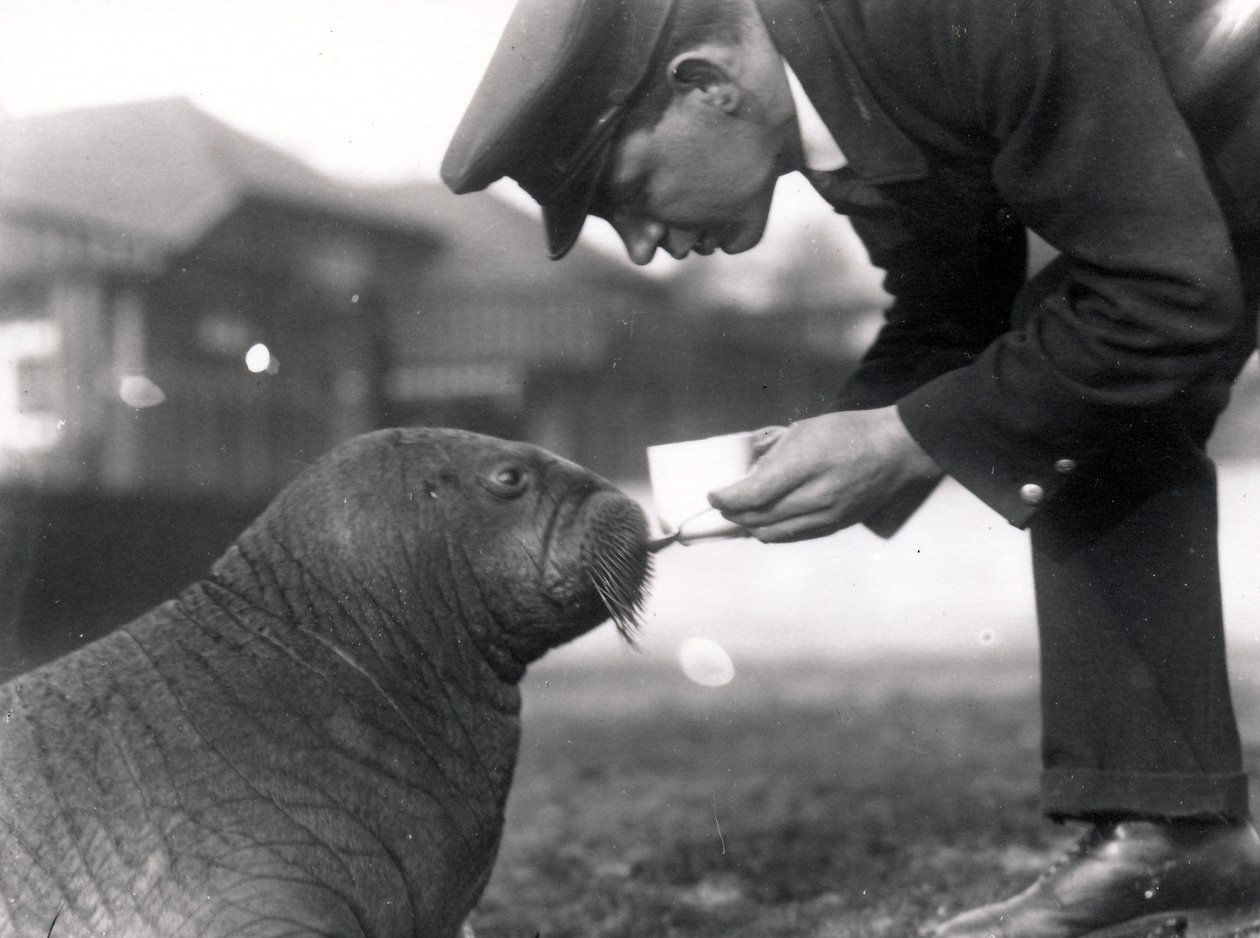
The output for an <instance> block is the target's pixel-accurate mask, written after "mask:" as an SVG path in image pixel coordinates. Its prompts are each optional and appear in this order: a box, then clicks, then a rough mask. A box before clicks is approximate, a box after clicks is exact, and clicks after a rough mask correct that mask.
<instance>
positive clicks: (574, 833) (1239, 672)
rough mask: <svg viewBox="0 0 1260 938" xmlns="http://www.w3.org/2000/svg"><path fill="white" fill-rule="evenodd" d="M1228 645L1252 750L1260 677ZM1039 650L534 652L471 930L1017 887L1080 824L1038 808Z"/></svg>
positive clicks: (956, 897)
mask: <svg viewBox="0 0 1260 938" xmlns="http://www.w3.org/2000/svg"><path fill="white" fill-rule="evenodd" d="M1256 663H1257V662H1255V661H1244V662H1238V661H1235V664H1234V672H1235V682H1236V684H1237V686H1238V692H1237V703H1238V706H1239V711H1240V718H1241V719H1242V721H1243V728H1244V734H1245V735H1246V738H1247V742H1248V756H1249V766H1250V768H1251V771H1252V773H1253V774H1255V772H1256V770H1257V769H1258V768H1260V680H1257V679H1254V678H1252V677H1251V675H1256V674H1260V669H1257V668H1256V667H1255V664H1256ZM1034 672H1035V662H1034V661H1031V660H1027V659H1023V660H1021V659H1020V658H1018V657H1015V658H1012V657H1010V656H1008V657H1006V658H1004V659H997V658H993V657H990V658H986V659H984V660H982V661H981V660H976V659H971V660H958V661H942V660H941V659H929V660H921V661H912V662H905V661H898V662H896V663H889V662H884V663H877V664H868V665H864V666H858V665H845V666H837V665H823V664H821V663H818V662H814V663H809V664H805V665H797V666H789V665H785V664H782V663H778V664H767V665H764V666H761V667H756V666H747V665H745V666H743V667H742V668H741V671H740V674H739V676H738V677H737V678H736V680H735V681H734V682H733V683H732V684H730V685H727V686H726V687H723V688H719V689H707V688H702V687H698V686H695V685H691V684H689V683H688V682H687V681H686V679H685V678H684V677H683V676H682V675H681V673H679V672H678V671H677V669H675V668H668V667H665V666H663V665H662V664H660V663H659V662H657V663H653V662H651V661H638V660H635V661H624V660H623V661H622V662H621V664H620V665H619V666H618V667H616V668H607V669H599V668H594V667H583V668H570V667H568V666H564V667H559V668H557V667H551V668H549V667H547V665H546V663H545V662H544V663H543V665H542V666H541V667H539V668H538V669H537V670H536V671H535V672H534V673H532V674H531V675H530V676H529V677H528V678H527V681H526V684H525V697H526V705H525V706H526V709H525V725H526V731H525V740H524V744H523V748H522V753H521V759H520V762H519V765H518V772H517V781H516V785H515V787H514V789H513V792H512V797H511V800H510V803H509V812H508V813H509V818H508V824H507V828H506V830H505V833H504V843H503V847H502V850H501V852H500V857H499V862H498V865H497V866H496V869H495V873H494V877H493V879H492V881H491V883H490V886H489V887H488V889H487V891H486V894H485V896H484V897H483V899H482V902H481V904H480V906H479V908H478V910H477V912H476V914H475V916H474V918H473V924H474V925H475V926H476V930H477V935H478V938H533V936H535V935H539V936H541V938H579V936H580V938H631V936H634V938H645V936H651V938H670V936H690V938H709V936H719V935H720V936H723V938H744V936H746V938H753V936H757V938H775V936H788V935H791V936H794V938H795V936H805V938H847V936H854V938H857V936H862V938H881V936H900V935H913V934H914V932H915V929H916V927H917V926H918V925H919V924H920V923H922V922H923V921H924V920H927V919H931V918H933V917H935V916H938V915H942V914H946V913H948V912H952V911H955V910H958V909H961V908H965V907H968V906H971V905H974V904H976V903H978V902H982V901H987V900H988V899H991V898H993V897H994V896H995V895H997V894H1004V893H1006V892H1008V891H1010V890H1012V889H1014V888H1016V887H1018V886H1022V885H1023V884H1025V883H1026V882H1027V881H1028V880H1029V879H1030V878H1031V877H1032V876H1033V875H1035V873H1036V871H1037V870H1038V869H1039V868H1040V867H1041V866H1042V865H1044V864H1045V863H1046V862H1048V861H1049V860H1050V859H1051V858H1052V857H1053V856H1054V855H1055V854H1057V853H1058V852H1059V851H1061V850H1062V849H1063V848H1064V847H1065V846H1066V845H1067V844H1068V843H1069V842H1070V841H1071V840H1072V839H1073V838H1074V836H1075V833H1076V831H1075V830H1074V829H1073V828H1071V827H1070V826H1069V827H1061V826H1056V825H1053V824H1050V823H1048V822H1045V821H1043V820H1042V819H1041V818H1040V817H1039V815H1038V812H1037V770H1038V745H1039V742H1038V716H1037V705H1036V693H1037V685H1036V679H1035V676H1034Z"/></svg>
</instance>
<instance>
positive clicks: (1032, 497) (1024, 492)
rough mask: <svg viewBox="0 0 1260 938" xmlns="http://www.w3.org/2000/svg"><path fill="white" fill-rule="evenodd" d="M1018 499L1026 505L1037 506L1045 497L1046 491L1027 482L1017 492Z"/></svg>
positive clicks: (1034, 483)
mask: <svg viewBox="0 0 1260 938" xmlns="http://www.w3.org/2000/svg"><path fill="white" fill-rule="evenodd" d="M1019 497H1020V498H1021V499H1022V500H1023V501H1024V503H1025V504H1028V505H1037V504H1040V503H1041V500H1042V499H1043V498H1045V497H1046V490H1045V489H1043V488H1042V487H1041V486H1040V485H1038V484H1037V483H1036V482H1029V483H1028V484H1027V485H1025V486H1022V487H1021V488H1020V490H1019Z"/></svg>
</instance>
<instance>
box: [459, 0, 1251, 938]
mask: <svg viewBox="0 0 1260 938" xmlns="http://www.w3.org/2000/svg"><path fill="white" fill-rule="evenodd" d="M1257 167H1260V0H1226V2H1221V3H1217V2H1214V0H520V3H519V5H518V7H517V9H516V11H515V13H514V14H513V17H512V20H511V22H510V23H509V24H508V27H507V31H506V33H505V35H504V37H503V39H502V41H501V43H500V45H499V48H498V51H497V52H496V53H495V56H494V59H493V61H492V62H491V64H490V67H489V69H488V70H487V73H486V76H485V78H484V79H483V82H482V84H481V87H480V88H479V90H478V91H477V94H476V96H475V97H474V99H473V102H472V104H471V105H470V107H469V110H468V112H467V114H466V115H465V118H464V120H463V122H462V123H461V126H460V128H459V130H458V131H457V133H456V136H455V139H454V140H453V141H452V144H451V146H450V149H449V151H448V153H447V156H446V159H445V161H444V164H443V176H444V178H445V179H446V181H447V183H448V184H449V185H450V186H451V187H452V188H453V189H455V190H456V191H458V192H464V191H469V190H473V189H480V188H482V187H484V186H486V185H488V184H489V183H490V182H492V181H494V180H495V179H498V178H500V177H502V176H511V177H513V178H515V179H516V180H517V181H518V182H519V183H520V184H521V185H522V186H523V187H524V188H525V189H526V191H528V192H529V193H530V194H531V195H533V196H534V198H535V199H537V200H538V202H539V203H540V204H541V205H542V208H543V212H544V218H545V225H546V232H547V237H548V242H549V246H550V250H551V253H552V256H553V257H560V256H562V255H563V254H564V253H565V251H567V250H568V249H569V247H570V246H571V245H572V243H573V241H574V239H575V238H576V237H577V233H578V231H579V229H580V228H581V226H582V222H583V220H584V218H585V217H586V216H587V215H588V214H593V215H597V216H600V217H602V218H604V219H606V220H607V221H608V222H609V223H611V225H612V226H613V228H614V229H616V231H617V233H618V234H619V235H620V237H621V239H622V241H623V242H624V244H625V247H626V250H627V252H628V254H629V255H630V257H631V258H632V259H633V260H634V261H635V262H637V263H646V262H647V261H649V260H650V259H651V258H652V256H653V255H654V254H655V252H656V250H657V249H662V248H663V249H664V250H665V251H667V252H668V253H669V254H671V255H673V256H674V257H677V258H682V257H684V256H686V255H687V254H688V253H690V252H692V251H695V252H696V253H700V254H704V253H708V252H711V251H713V250H716V249H719V248H720V249H722V250H724V251H726V252H728V253H736V252H738V251H743V250H746V249H748V248H750V247H752V246H753V245H754V244H756V243H757V241H758V240H759V239H760V237H761V234H762V230H763V227H764V225H765V220H766V213H767V211H768V209H769V205H770V200H771V196H772V194H773V190H774V185H775V181H776V180H777V178H778V177H779V176H780V175H782V174H784V173H787V172H791V171H796V170H800V171H803V172H805V173H806V174H807V175H808V176H809V177H810V178H811V180H812V181H814V182H815V184H816V185H817V187H818V188H819V191H820V192H821V193H822V194H823V195H824V196H825V197H826V198H828V200H829V201H831V202H832V204H833V205H835V206H836V207H837V208H838V210H840V211H842V212H844V213H846V214H848V215H849V217H850V219H851V220H852V222H853V224H854V227H855V228H856V230H857V231H858V233H859V235H860V236H861V237H862V239H863V241H864V243H865V244H866V246H867V248H868V250H869V252H870V254H871V257H872V259H873V261H874V262H875V263H876V264H877V265H878V266H880V267H881V268H883V269H884V270H885V271H886V274H887V279H886V287H887V289H888V291H889V292H890V293H891V294H892V296H893V298H894V303H893V305H892V307H891V308H890V310H889V311H888V314H887V322H886V324H885V326H884V328H883V330H882V332H881V333H880V335H879V337H878V339H877V340H876V342H875V344H874V346H873V347H872V348H871V349H870V351H869V352H868V354H867V355H866V357H865V358H864V360H863V362H862V365H861V366H860V368H859V369H858V370H857V372H856V374H855V375H854V376H853V377H852V378H851V380H849V381H848V383H847V384H846V386H845V387H844V388H843V389H842V391H841V394H840V398H839V401H838V405H837V409H836V411H835V412H834V413H830V414H826V415H824V416H821V417H817V418H813V419H811V420H803V421H800V422H799V423H796V424H794V425H793V426H791V427H790V428H788V429H787V430H786V431H785V432H784V433H782V434H781V435H780V436H779V437H778V438H777V440H776V441H775V442H774V444H773V445H772V446H771V447H770V448H769V449H768V451H767V452H765V453H764V455H763V456H762V457H761V459H760V461H759V462H758V464H757V466H756V468H755V470H754V471H753V472H752V473H751V474H750V476H749V477H748V478H747V479H745V480H744V481H742V482H740V483H738V484H736V485H733V486H730V487H728V488H726V489H723V490H720V491H718V492H715V493H713V494H712V495H711V500H712V502H713V503H714V504H715V505H716V506H717V507H718V508H720V509H722V511H723V513H724V514H725V515H726V516H727V517H728V518H730V519H732V520H733V521H735V522H737V523H739V524H741V525H744V526H746V527H747V528H749V529H750V531H751V532H752V533H753V534H754V535H755V536H756V537H758V538H759V539H761V540H763V541H787V540H794V539H799V538H806V537H815V536H819V535H823V534H827V533H830V532H832V531H835V530H837V529H839V528H842V527H845V526H847V525H850V524H854V523H857V522H863V521H865V522H867V523H869V524H872V526H874V527H876V528H877V530H881V531H884V532H890V531H891V530H892V529H894V528H895V526H896V522H897V520H898V519H900V518H901V517H904V516H905V514H906V513H907V512H908V511H909V510H912V509H913V507H914V506H915V505H917V504H918V503H919V502H920V501H921V500H922V498H923V497H924V496H925V494H926V492H928V491H930V489H931V487H932V486H933V485H934V483H935V481H936V480H937V479H938V478H939V477H940V476H941V475H942V473H948V474H949V475H951V476H953V477H954V478H955V479H957V480H958V481H959V482H961V483H962V484H963V485H964V486H966V487H967V488H969V489H970V490H971V491H972V492H974V493H975V494H976V495H977V496H978V497H980V498H981V499H983V500H984V501H985V502H986V503H987V504H989V505H990V506H991V507H993V508H994V509H995V510H996V511H998V512H999V513H1000V514H1002V515H1003V516H1004V517H1005V518H1006V519H1007V520H1008V521H1010V522H1011V523H1012V524H1015V525H1018V526H1020V527H1027V528H1029V529H1030V531H1031V538H1032V545H1033V558H1034V574H1035V584H1036V590H1037V612H1038V620H1039V628H1040V636H1041V648H1042V709H1043V723H1044V726H1043V737H1044V742H1043V760H1044V771H1043V776H1042V802H1043V808H1044V810H1045V812H1046V813H1047V814H1048V815H1049V816H1051V817H1053V818H1056V819H1073V820H1080V821H1084V822H1086V823H1087V824H1088V825H1089V828H1088V833H1087V835H1086V836H1085V837H1084V838H1083V839H1082V841H1081V843H1080V844H1079V845H1078V847H1077V848H1076V849H1075V850H1074V851H1073V852H1072V853H1071V854H1070V855H1069V856H1067V857H1066V858H1064V859H1063V860H1062V861H1061V862H1059V863H1057V864H1055V865H1054V866H1053V867H1051V868H1050V869H1049V870H1047V871H1046V872H1045V874H1043V876H1042V877H1041V878H1040V879H1039V880H1038V881H1037V882H1036V883H1034V884H1033V885H1032V886H1030V887H1029V888H1028V889H1027V890H1026V891H1025V892H1023V893H1021V894H1020V895H1018V896H1015V897H1013V898H1011V899H1007V900H1004V901H999V902H996V903H994V904H993V905H990V906H986V907H984V908H982V909H977V910H973V911H971V912H968V913H964V914H963V915H961V916H958V917H957V918H954V919H952V920H950V921H948V922H945V923H942V924H940V925H938V926H936V927H935V928H933V929H932V930H931V932H930V934H933V935H936V936H938V938H987V936H999V938H1071V936H1083V935H1093V936H1098V938H1102V936H1104V935H1105V936H1108V938H1119V936H1127V935H1131V934H1132V935H1146V934H1147V933H1148V932H1149V931H1152V930H1158V929H1160V928H1162V929H1164V931H1160V932H1159V933H1160V934H1185V935H1187V936H1193V938H1205V936H1217V935H1220V936H1224V935H1234V934H1238V933H1241V930H1243V929H1247V928H1248V927H1249V926H1250V927H1260V838H1257V834H1256V831H1255V829H1254V828H1253V826H1252V825H1251V823H1250V820H1249V809H1248V798H1247V781H1246V777H1245V775H1244V774H1243V771H1242V765H1241V757H1240V752H1239V749H1240V747H1239V741H1238V733H1237V729H1236V726H1235V722H1234V715H1233V711H1232V706H1231V703H1230V696H1229V688H1228V683H1227V678H1226V670H1225V650H1224V641H1223V636H1222V623H1221V608H1220V606H1221V604H1220V586H1219V576H1218V567H1217V556H1216V500H1215V499H1216V489H1215V474H1214V468H1213V466H1212V464H1211V462H1210V460H1209V459H1208V458H1207V456H1206V455H1205V452H1204V447H1205V444H1206V441H1207V438H1208V436H1209V434H1210V432H1211V430H1212V426H1213V424H1214V422H1215V420H1216V417H1217V416H1218V414H1219V413H1220V411H1221V410H1222V409H1223V408H1224V406H1225V404H1226V401H1227V399H1228V394H1229V387H1230V384H1231V383H1232V381H1233V379H1234V378H1235V377H1236V375H1237V373H1238V371H1239V369H1240V368H1241V366H1242V364H1243V362H1244V361H1245V359H1246V358H1247V356H1248V355H1249V354H1250V353H1251V351H1252V349H1253V348H1254V343H1255V329H1256V310H1257V306H1258V304H1260V170H1258V169H1257ZM1026 229H1031V230H1033V231H1035V232H1037V233H1038V234H1040V235H1041V236H1042V237H1043V238H1044V239H1045V240H1046V241H1048V242H1049V243H1050V244H1051V245H1053V246H1054V247H1055V248H1057V249H1058V251H1059V252H1060V256H1059V257H1058V259H1057V260H1055V261H1054V262H1053V263H1051V264H1050V265H1049V266H1048V267H1047V268H1046V269H1044V270H1043V271H1042V272H1041V273H1040V274H1038V275H1037V276H1036V277H1035V278H1034V279H1033V280H1032V281H1031V282H1028V283H1025V282H1024V281H1025V230H1026ZM1249 933H1250V932H1249Z"/></svg>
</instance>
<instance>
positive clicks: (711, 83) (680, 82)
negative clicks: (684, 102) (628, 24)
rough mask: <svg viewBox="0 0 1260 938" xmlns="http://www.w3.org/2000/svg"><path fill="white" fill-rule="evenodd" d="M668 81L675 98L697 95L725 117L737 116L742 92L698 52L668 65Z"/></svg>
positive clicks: (727, 74) (733, 81)
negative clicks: (675, 95) (676, 95)
mask: <svg viewBox="0 0 1260 938" xmlns="http://www.w3.org/2000/svg"><path fill="white" fill-rule="evenodd" d="M669 81H670V85H671V86H672V87H673V89H674V92H675V94H688V93H690V92H693V91H695V92H698V93H699V94H700V96H701V100H703V101H704V102H705V103H706V104H709V105H710V106H712V107H716V108H718V109H720V110H722V111H724V112H725V113H727V114H734V113H736V112H737V111H738V110H739V108H740V106H741V105H742V104H743V101H744V91H743V89H742V88H740V86H739V84H738V83H737V82H736V81H735V80H734V79H733V78H732V77H731V74H730V73H729V72H728V71H727V70H726V69H725V68H723V67H722V66H721V65H720V64H718V63H717V62H715V61H714V60H713V59H712V58H710V57H708V56H706V55H704V54H703V53H702V52H699V51H694V50H693V51H690V52H682V53H679V54H678V55H676V56H674V58H673V60H672V61H671V62H670V63H669Z"/></svg>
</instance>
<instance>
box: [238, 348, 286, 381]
mask: <svg viewBox="0 0 1260 938" xmlns="http://www.w3.org/2000/svg"><path fill="white" fill-rule="evenodd" d="M245 367H246V368H248V369H249V370H250V371H252V372H253V373H254V374H256V375H260V374H262V373H263V372H266V373H267V374H269V375H274V374H275V373H276V372H277V371H279V370H280V362H278V361H277V360H276V357H275V356H274V355H272V354H271V349H269V348H267V346H265V345H263V344H262V343H261V342H256V343H255V344H253V345H251V346H250V347H249V351H248V352H246V353H245Z"/></svg>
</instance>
